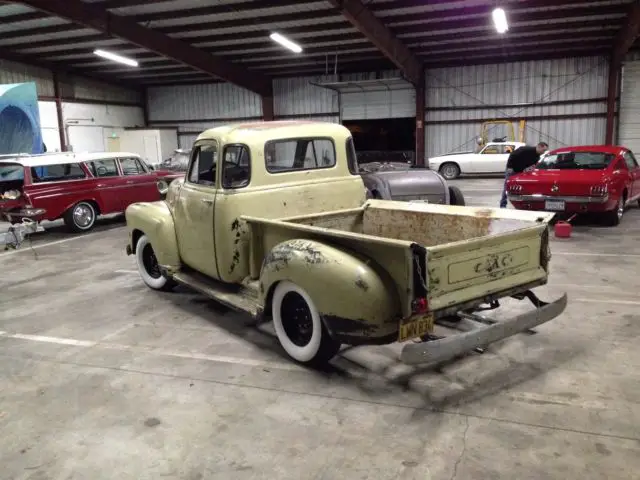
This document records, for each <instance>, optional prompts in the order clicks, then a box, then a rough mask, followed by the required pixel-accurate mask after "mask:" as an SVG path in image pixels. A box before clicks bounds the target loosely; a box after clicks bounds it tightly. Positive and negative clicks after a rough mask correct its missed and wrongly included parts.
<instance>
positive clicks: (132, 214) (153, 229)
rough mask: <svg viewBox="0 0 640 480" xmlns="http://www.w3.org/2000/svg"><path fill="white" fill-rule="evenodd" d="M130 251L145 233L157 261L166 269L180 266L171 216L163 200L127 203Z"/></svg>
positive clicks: (133, 251)
mask: <svg viewBox="0 0 640 480" xmlns="http://www.w3.org/2000/svg"><path fill="white" fill-rule="evenodd" d="M125 218H126V220H127V230H128V231H129V241H130V246H131V253H135V249H136V244H137V243H138V240H139V238H140V237H141V236H142V235H146V236H147V237H148V238H149V241H150V242H151V246H152V247H153V250H154V252H155V254H156V258H157V259H158V263H159V264H160V265H161V266H162V267H163V268H166V269H167V270H169V271H171V270H177V269H178V268H179V267H180V254H179V253H178V241H177V239H176V229H175V224H174V222H173V216H172V215H171V212H170V211H169V207H168V206H167V204H166V203H165V202H163V201H159V202H142V203H134V204H132V205H129V206H128V207H127V209H126V210H125Z"/></svg>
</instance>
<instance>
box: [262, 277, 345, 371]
mask: <svg viewBox="0 0 640 480" xmlns="http://www.w3.org/2000/svg"><path fill="white" fill-rule="evenodd" d="M271 307H272V315H273V325H274V328H275V331H276V335H277V337H278V340H279V341H280V345H282V348H283V349H284V350H285V352H287V354H288V355H289V356H290V357H291V358H293V359H294V360H296V361H298V362H300V363H307V364H321V363H325V362H327V361H329V360H330V359H331V358H332V357H333V356H335V354H336V353H338V350H339V349H340V344H339V343H337V342H336V341H335V340H334V339H333V338H331V335H330V334H329V332H327V330H326V329H325V328H324V326H323V324H322V320H321V318H320V313H319V312H318V309H317V308H316V306H315V304H314V303H313V300H312V299H311V297H310V296H309V295H308V294H307V292H305V291H304V290H303V289H302V288H300V287H299V286H297V285H296V284H294V283H292V282H289V281H282V282H280V283H278V285H276V289H275V291H274V292H273V299H272V303H271Z"/></svg>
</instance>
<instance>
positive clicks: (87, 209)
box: [64, 202, 96, 232]
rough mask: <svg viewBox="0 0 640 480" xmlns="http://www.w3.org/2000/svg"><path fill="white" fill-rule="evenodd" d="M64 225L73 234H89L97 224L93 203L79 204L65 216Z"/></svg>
mask: <svg viewBox="0 0 640 480" xmlns="http://www.w3.org/2000/svg"><path fill="white" fill-rule="evenodd" d="M64 223H65V225H66V226H67V228H69V229H70V230H71V231H73V232H88V231H89V230H91V229H92V228H93V226H94V225H95V223H96V208H95V207H94V206H93V204H92V203H91V202H78V203H76V204H75V205H74V206H73V207H71V208H70V209H69V210H67V212H66V213H65V214H64Z"/></svg>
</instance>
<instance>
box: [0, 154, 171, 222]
mask: <svg viewBox="0 0 640 480" xmlns="http://www.w3.org/2000/svg"><path fill="white" fill-rule="evenodd" d="M182 176H184V174H183V173H178V172H168V171H158V170H152V169H150V168H149V167H148V166H147V165H146V164H145V163H144V162H143V161H142V160H140V157H139V156H138V155H135V154H133V153H121V152H118V153H115V152H113V153H112V152H110V153H78V154H74V153H55V154H43V155H17V156H3V157H2V158H0V218H3V219H7V220H8V221H10V222H12V223H17V222H20V221H21V220H22V218H25V217H26V218H30V219H31V220H35V221H41V220H56V219H58V218H63V219H64V222H65V224H66V225H67V227H69V228H70V229H71V230H72V231H75V232H86V231H88V230H91V229H92V228H93V226H94V225H95V221H96V217H97V216H98V215H106V214H110V213H119V212H124V210H125V209H126V208H127V207H128V206H129V205H131V204H132V203H136V202H149V201H155V200H160V199H161V197H162V196H163V193H165V192H166V188H167V186H168V183H169V182H170V181H172V180H173V179H175V178H178V177H182Z"/></svg>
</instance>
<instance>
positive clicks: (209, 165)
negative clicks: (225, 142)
mask: <svg viewBox="0 0 640 480" xmlns="http://www.w3.org/2000/svg"><path fill="white" fill-rule="evenodd" d="M217 161H218V146H217V145H216V144H210V145H199V146H197V147H195V148H194V149H193V153H192V154H191V167H190V168H189V176H188V179H189V182H191V183H197V184H199V185H208V186H214V185H215V184H216V163H217Z"/></svg>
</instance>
